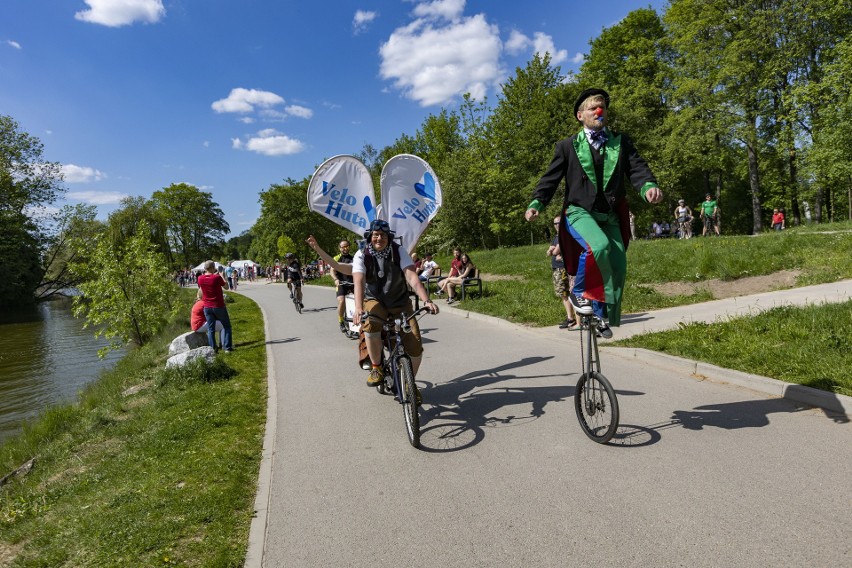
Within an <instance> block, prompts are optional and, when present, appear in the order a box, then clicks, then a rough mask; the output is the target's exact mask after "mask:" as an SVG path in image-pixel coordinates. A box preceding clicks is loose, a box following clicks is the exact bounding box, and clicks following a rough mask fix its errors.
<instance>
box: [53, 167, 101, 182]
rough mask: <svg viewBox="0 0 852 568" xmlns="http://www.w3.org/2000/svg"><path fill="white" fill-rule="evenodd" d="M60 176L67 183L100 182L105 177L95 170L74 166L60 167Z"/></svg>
mask: <svg viewBox="0 0 852 568" xmlns="http://www.w3.org/2000/svg"><path fill="white" fill-rule="evenodd" d="M62 175H63V177H64V179H65V181H67V182H68V183H86V182H91V181H101V180H102V179H104V178H106V177H107V176H106V174H105V173H103V172H102V171H100V170H96V169H95V168H89V167H86V166H76V165H74V164H64V165H63V166H62Z"/></svg>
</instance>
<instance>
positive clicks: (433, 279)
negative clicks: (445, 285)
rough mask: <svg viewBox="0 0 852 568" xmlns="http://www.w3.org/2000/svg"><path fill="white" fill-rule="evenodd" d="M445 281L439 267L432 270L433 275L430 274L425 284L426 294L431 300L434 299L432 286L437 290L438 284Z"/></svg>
mask: <svg viewBox="0 0 852 568" xmlns="http://www.w3.org/2000/svg"><path fill="white" fill-rule="evenodd" d="M443 279H444V277H443V276H441V267H440V266H439V267H437V268H435V269H434V270H432V274H430V275H429V278H427V279H426V281H425V282H423V285H424V286H426V294H428V295H429V297H430V298H431V297H432V285H433V284H434V285H435V290H437V289H438V282H439V281H441V280H443Z"/></svg>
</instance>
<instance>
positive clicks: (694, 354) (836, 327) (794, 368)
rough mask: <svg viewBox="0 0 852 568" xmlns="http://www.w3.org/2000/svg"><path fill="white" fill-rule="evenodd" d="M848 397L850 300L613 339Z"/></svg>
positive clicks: (851, 380) (851, 357)
mask: <svg viewBox="0 0 852 568" xmlns="http://www.w3.org/2000/svg"><path fill="white" fill-rule="evenodd" d="M614 344H615V345H618V346H623V347H644V348H645V349H651V350H654V351H660V352H663V353H669V354H671V355H677V356H680V357H686V358H688V359H693V360H698V361H705V362H707V363H712V364H713V365H718V366H720V367H725V368H728V369H736V370H739V371H745V372H747V373H755V374H758V375H763V376H766V377H772V378H775V379H780V380H782V381H786V382H788V383H795V384H800V385H805V386H809V387H814V388H818V389H822V390H826V391H829V392H833V393H837V394H843V395H846V396H852V376H850V375H849V369H852V301H849V302H846V303H843V304H828V305H821V306H809V307H806V308H796V307H790V306H785V307H781V308H775V309H772V310H767V311H765V312H761V313H759V314H758V315H756V316H753V317H740V318H731V319H729V320H728V321H725V322H719V323H713V324H705V323H692V324H690V325H687V326H685V327H683V328H682V329H678V330H676V331H667V332H662V333H652V334H644V335H637V336H634V337H631V338H629V339H624V340H621V341H617V342H615V343H614Z"/></svg>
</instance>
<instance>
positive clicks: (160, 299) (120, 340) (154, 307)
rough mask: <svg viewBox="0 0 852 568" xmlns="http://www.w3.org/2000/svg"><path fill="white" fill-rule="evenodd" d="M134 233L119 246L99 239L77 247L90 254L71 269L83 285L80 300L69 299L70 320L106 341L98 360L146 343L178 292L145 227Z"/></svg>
mask: <svg viewBox="0 0 852 568" xmlns="http://www.w3.org/2000/svg"><path fill="white" fill-rule="evenodd" d="M139 229H140V230H139V232H138V233H137V234H136V235H134V236H132V237H130V238H129V239H128V240H127V241H125V242H123V243H116V242H115V241H114V240H113V239H112V238H110V237H109V235H107V234H102V235H99V236H98V237H96V238H95V240H94V242H92V241H89V240H81V241H79V242H78V243H77V245H76V246H77V248H82V247H89V248H91V253H90V255H89V257H88V258H87V259H85V260H82V259H81V260H80V261H79V262H75V263H72V265H71V270H72V271H73V272H74V273H75V274H76V275H77V276H78V277H80V278H81V279H82V280H83V281H82V282H81V283H80V284H79V287H80V290H81V291H82V293H83V294H82V296H77V297H75V298H74V315H76V316H85V318H86V325H87V326H92V327H94V328H95V330H96V331H95V335H96V336H97V337H100V336H104V337H106V338H107V339H109V341H110V343H109V346H108V347H105V348H104V349H101V350H100V351H99V352H98V354H99V355H101V356H103V355H104V354H105V353H106V352H107V351H108V350H109V349H117V348H118V347H121V346H122V345H126V344H127V342H128V341H132V342H133V343H135V344H136V345H145V344H146V343H148V341H150V340H151V338H152V337H154V335H155V334H156V333H157V332H159V331H160V330H161V329H162V327H163V325H164V324H165V323H166V321H167V319H168V308H169V307H170V306H175V305H176V304H174V303H173V300H174V298H175V296H176V294H177V287H176V286H175V284H174V282H172V281H171V279H170V278H169V270H168V267H167V266H166V264H165V262H164V259H163V257H162V255H161V254H159V253H158V252H157V251H156V247H155V246H154V244H153V243H152V242H151V241H150V239H149V237H148V235H149V234H150V232H149V230H148V228H147V227H146V226H145V222H144V221H143V222H142V223H141V224H140V227H139ZM164 307H165V308H166V309H164Z"/></svg>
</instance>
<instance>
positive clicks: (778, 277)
mask: <svg viewBox="0 0 852 568" xmlns="http://www.w3.org/2000/svg"><path fill="white" fill-rule="evenodd" d="M801 273H802V271H801V270H782V271H780V272H774V273H772V274H766V275H764V276H746V277H745V278H738V279H736V280H716V279H714V280H705V281H703V282H666V283H664V284H654V285H653V286H652V287H653V288H654V290H656V291H657V292H659V293H660V294H662V295H664V296H691V295H693V294H697V293H698V292H701V291H704V290H707V291H709V292H710V294H712V295H713V298H714V299H716V300H721V299H724V298H734V297H736V296H748V295H749V294H760V293H761V292H771V291H773V290H784V289H786V288H793V287H795V286H796V279H797V278H798V276H799V274H801Z"/></svg>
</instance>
